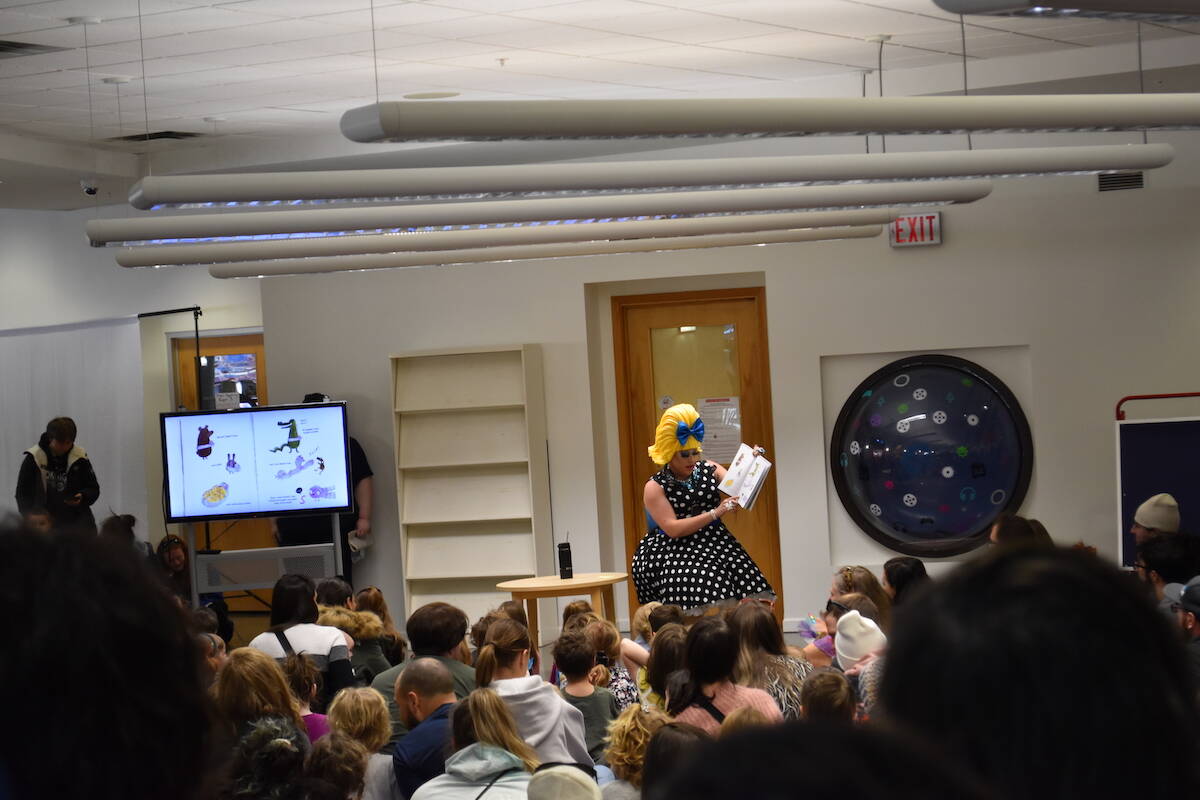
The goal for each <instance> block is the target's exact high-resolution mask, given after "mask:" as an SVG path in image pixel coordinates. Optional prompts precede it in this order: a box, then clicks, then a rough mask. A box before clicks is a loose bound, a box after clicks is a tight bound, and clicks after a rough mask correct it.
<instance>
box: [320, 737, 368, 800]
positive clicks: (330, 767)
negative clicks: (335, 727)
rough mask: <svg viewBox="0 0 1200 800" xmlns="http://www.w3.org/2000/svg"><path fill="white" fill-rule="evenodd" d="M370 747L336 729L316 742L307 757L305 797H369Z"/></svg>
mask: <svg viewBox="0 0 1200 800" xmlns="http://www.w3.org/2000/svg"><path fill="white" fill-rule="evenodd" d="M368 755H369V754H368V753H367V749H366V748H365V747H363V746H362V745H361V744H359V743H358V742H357V741H355V740H354V739H352V738H351V737H349V736H347V735H346V734H344V733H341V732H336V733H333V734H332V735H330V736H326V737H325V738H323V739H322V740H321V741H319V742H316V743H314V744H313V746H312V749H311V750H309V752H308V758H306V759H305V760H304V778H305V780H304V789H305V790H306V794H305V800H347V798H355V799H356V800H357V798H360V797H366V795H365V794H364V793H363V788H364V779H365V777H366V773H367V757H368Z"/></svg>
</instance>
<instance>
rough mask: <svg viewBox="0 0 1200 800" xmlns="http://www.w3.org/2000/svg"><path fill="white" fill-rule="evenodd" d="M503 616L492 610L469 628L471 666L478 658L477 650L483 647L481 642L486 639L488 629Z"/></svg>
mask: <svg viewBox="0 0 1200 800" xmlns="http://www.w3.org/2000/svg"><path fill="white" fill-rule="evenodd" d="M503 616H504V614H501V613H500V612H499V611H497V610H496V609H492V610H491V611H489V612H487V613H486V614H484V615H483V616H482V617H480V618H479V619H477V620H475V624H474V625H472V626H471V632H470V634H469V636H468V638H469V639H470V640H471V654H472V658H471V664H472V666H474V664H475V660H476V659H478V658H479V648H481V647H483V640H484V639H486V638H487V632H488V628H490V627H492V623H493V622H495V621H496V620H498V619H500V618H501V617H503Z"/></svg>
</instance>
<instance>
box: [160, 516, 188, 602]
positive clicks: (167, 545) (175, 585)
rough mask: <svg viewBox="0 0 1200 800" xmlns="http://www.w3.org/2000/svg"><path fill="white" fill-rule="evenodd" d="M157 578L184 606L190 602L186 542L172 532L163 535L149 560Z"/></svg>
mask: <svg viewBox="0 0 1200 800" xmlns="http://www.w3.org/2000/svg"><path fill="white" fill-rule="evenodd" d="M151 563H152V564H154V565H155V567H156V572H157V573H158V578H159V580H160V581H162V585H163V586H165V587H167V590H168V591H170V592H171V594H173V595H175V597H177V598H178V599H179V602H180V603H181V604H183V605H185V606H190V605H191V604H192V571H191V569H190V568H189V567H188V550H187V543H186V542H184V541H183V539H180V538H179V537H178V536H176V535H175V534H173V533H170V534H167V535H166V536H164V537H163V538H162V539H161V540H160V541H159V543H158V547H157V548H155V550H154V558H153V560H152V561H151Z"/></svg>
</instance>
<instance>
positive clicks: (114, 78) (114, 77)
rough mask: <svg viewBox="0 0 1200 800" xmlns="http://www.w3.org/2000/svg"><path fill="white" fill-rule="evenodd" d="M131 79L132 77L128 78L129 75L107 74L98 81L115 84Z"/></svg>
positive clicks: (124, 82)
mask: <svg viewBox="0 0 1200 800" xmlns="http://www.w3.org/2000/svg"><path fill="white" fill-rule="evenodd" d="M132 80H133V78H130V77H128V76H126V75H109V76H108V77H106V78H101V79H100V82H101V83H116V84H126V83H129V82H130V81H132Z"/></svg>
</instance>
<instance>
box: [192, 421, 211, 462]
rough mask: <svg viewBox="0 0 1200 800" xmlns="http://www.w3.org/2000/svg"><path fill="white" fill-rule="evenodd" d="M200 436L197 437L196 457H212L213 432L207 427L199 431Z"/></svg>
mask: <svg viewBox="0 0 1200 800" xmlns="http://www.w3.org/2000/svg"><path fill="white" fill-rule="evenodd" d="M199 431H200V435H199V436H197V437H196V455H198V456H200V457H201V458H208V457H209V456H211V455H212V451H213V446H212V431H210V430H209V429H208V426H207V425H205V426H204V427H203V428H200V429H199Z"/></svg>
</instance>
